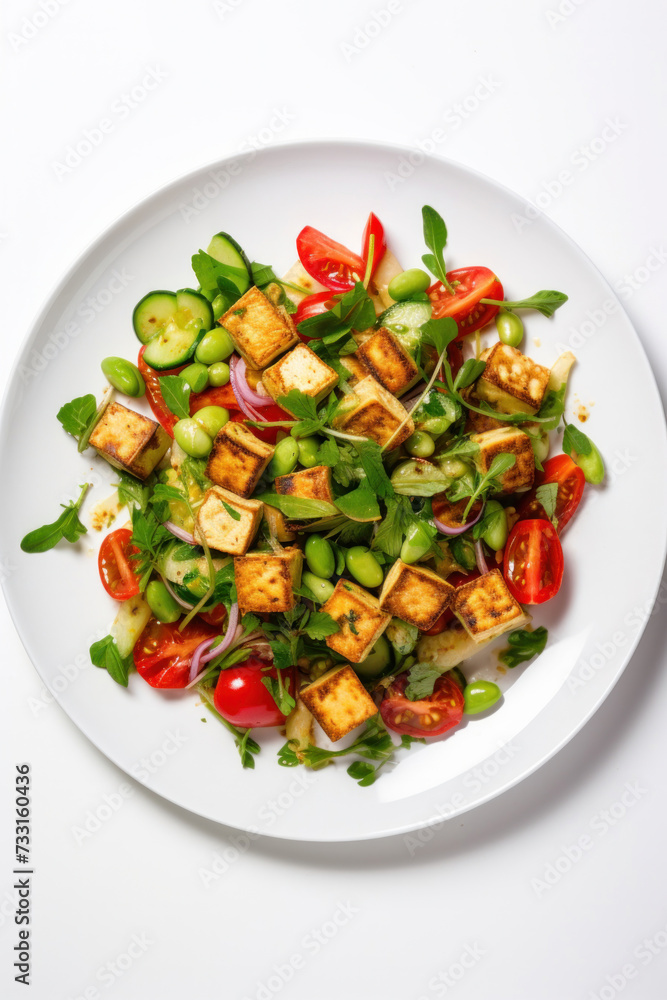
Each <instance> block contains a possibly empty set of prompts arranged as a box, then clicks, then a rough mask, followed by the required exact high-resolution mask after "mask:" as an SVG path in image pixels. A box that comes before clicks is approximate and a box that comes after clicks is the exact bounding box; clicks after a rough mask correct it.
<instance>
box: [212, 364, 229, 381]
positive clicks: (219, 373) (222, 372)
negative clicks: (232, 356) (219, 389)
mask: <svg viewBox="0 0 667 1000" xmlns="http://www.w3.org/2000/svg"><path fill="white" fill-rule="evenodd" d="M208 380H209V382H210V383H211V385H213V386H220V385H227V383H228V382H229V365H226V364H225V362H224V361H216V363H215V364H214V365H209V369H208Z"/></svg>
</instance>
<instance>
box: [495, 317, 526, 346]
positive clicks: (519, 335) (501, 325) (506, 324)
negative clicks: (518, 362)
mask: <svg viewBox="0 0 667 1000" xmlns="http://www.w3.org/2000/svg"><path fill="white" fill-rule="evenodd" d="M496 330H497V331H498V336H499V337H500V339H501V341H502V343H503V344H507V346H508V347H518V346H519V344H520V343H521V341H522V340H523V321H522V320H521V317H520V316H517V314H516V313H513V312H510V311H509V309H500V310H499V311H498V312H497V313H496Z"/></svg>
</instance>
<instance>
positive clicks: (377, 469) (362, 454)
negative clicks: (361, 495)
mask: <svg viewBox="0 0 667 1000" xmlns="http://www.w3.org/2000/svg"><path fill="white" fill-rule="evenodd" d="M354 449H355V451H356V452H357V454H358V456H359V461H360V462H361V467H362V469H363V470H364V472H365V474H366V479H367V481H368V488H369V489H370V490H372V492H373V493H375V494H376V495H377V496H379V497H382V499H383V500H387V499H389V498H390V497H393V496H394V495H395V494H394V487H393V486H392V485H391V480H390V479H389V476H388V475H387V473H386V470H385V467H384V465H383V464H382V449H381V448H380V445H379V444H378V443H377V441H371V440H368V441H357V442H355V444H354Z"/></svg>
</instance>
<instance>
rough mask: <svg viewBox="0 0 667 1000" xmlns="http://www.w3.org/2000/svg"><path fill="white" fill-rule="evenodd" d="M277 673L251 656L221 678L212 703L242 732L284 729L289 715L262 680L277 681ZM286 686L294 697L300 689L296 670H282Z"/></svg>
mask: <svg viewBox="0 0 667 1000" xmlns="http://www.w3.org/2000/svg"><path fill="white" fill-rule="evenodd" d="M277 676H278V672H277V670H276V668H275V667H273V666H272V665H271V664H270V663H268V662H267V661H266V660H260V658H259V657H258V656H249V657H248V659H247V660H243V661H242V662H241V663H237V664H236V665H235V666H233V667H230V668H229V669H228V670H223V671H222V673H221V674H220V677H219V678H218V683H217V685H216V688H215V695H214V697H213V702H214V704H215V707H216V709H217V710H218V712H219V713H220V715H221V716H222V717H223V719H227V721H228V722H231V723H232V724H233V725H234V726H240V727H241V728H242V729H257V728H262V727H265V726H281V725H282V724H283V723H284V721H285V718H286V716H284V715H283V714H282V712H281V711H280V709H279V708H278V706H277V705H276V703H275V701H274V700H273V698H272V696H271V692H270V691H269V690H268V689H267V688H266V686H265V685H264V684H262V678H263V677H274V678H277ZM282 677H283V683H284V684H285V687H286V688H287V690H288V691H289V692H290V694H293V693H294V691H296V689H297V683H298V682H297V670H296V667H292V668H291V669H287V670H283V671H282Z"/></svg>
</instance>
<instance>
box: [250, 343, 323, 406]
mask: <svg viewBox="0 0 667 1000" xmlns="http://www.w3.org/2000/svg"><path fill="white" fill-rule="evenodd" d="M262 383H263V385H264V387H265V388H266V391H267V392H268V393H269V395H270V396H272V397H273V399H276V400H277V399H279V398H280V397H281V396H286V395H287V393H288V392H289V391H290V390H291V389H299V390H300V391H301V392H304V393H305V394H306V395H307V396H312V397H313V399H314V400H315V401H316V402H318V403H319V402H321V400H322V399H324V397H325V396H326V395H327V393H329V392H331V390H332V389H333V388H334V386H336V385H338V375H336V372H335V371H334V370H333V368H330V367H329V365H327V364H325V363H324V361H322V360H321V358H318V356H317V354H315V351H311V349H310V347H307V346H306V344H297V346H296V347H295V348H293V350H291V351H289V353H288V354H284V355H283V357H282V358H280V360H279V361H276V363H275V364H274V365H272V366H271V367H270V368H267V369H266V371H265V372H264V373H263V375H262ZM283 409H284V410H287V412H288V413H291V410H289V409H288V408H287V407H286V406H284V407H283ZM292 416H294V414H293V413H292Z"/></svg>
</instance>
